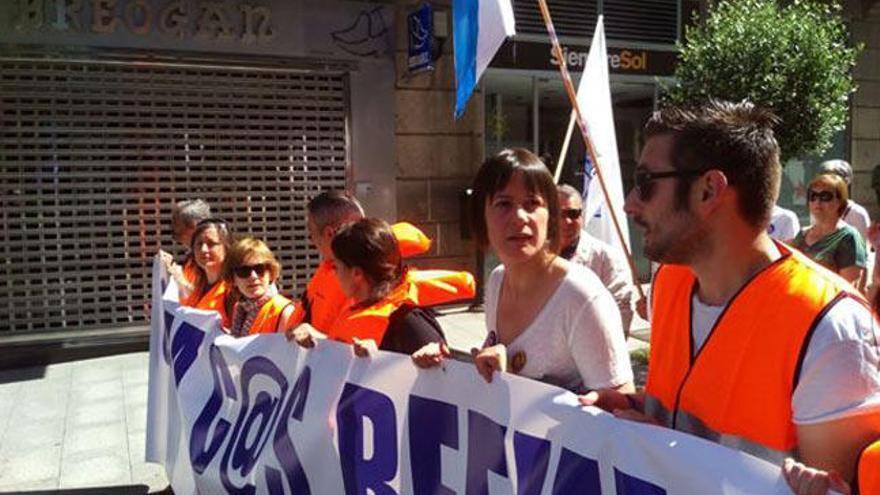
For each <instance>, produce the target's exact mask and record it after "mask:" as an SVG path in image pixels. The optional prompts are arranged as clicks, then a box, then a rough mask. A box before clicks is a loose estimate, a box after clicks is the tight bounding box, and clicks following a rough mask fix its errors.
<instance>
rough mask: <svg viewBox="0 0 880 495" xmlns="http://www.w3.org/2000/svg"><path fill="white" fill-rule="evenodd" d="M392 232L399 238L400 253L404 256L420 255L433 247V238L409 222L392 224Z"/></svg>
mask: <svg viewBox="0 0 880 495" xmlns="http://www.w3.org/2000/svg"><path fill="white" fill-rule="evenodd" d="M391 233H392V234H394V237H395V238H396V239H397V245H398V246H399V247H400V255H401V256H403V257H404V258H409V257H411V256H418V255H420V254H424V253H427V252H428V251H429V250H430V249H431V239H428V236H426V235H425V233H424V232H422V231H421V230H419V228H418V227H416V226H415V225H413V224H411V223H409V222H398V223H395V224H394V225H392V226H391Z"/></svg>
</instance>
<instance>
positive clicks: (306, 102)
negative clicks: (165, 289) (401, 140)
mask: <svg viewBox="0 0 880 495" xmlns="http://www.w3.org/2000/svg"><path fill="white" fill-rule="evenodd" d="M347 115H348V86H347V76H346V75H345V73H343V72H321V71H318V72H316V71H305V70H294V69H289V68H283V67H282V68H278V67H268V66H267V67H245V66H241V65H228V66H227V65H224V64H223V63H217V64H211V65H206V64H200V65H197V64H188V63H140V62H131V61H128V62H125V61H122V60H97V59H90V60H69V59H61V58H38V57H34V58H24V57H18V58H16V57H0V215H2V220H0V225H2V234H0V331H5V332H9V331H15V332H18V331H27V332H36V331H46V330H61V329H71V330H76V329H87V328H108V327H122V326H133V325H143V324H145V322H146V311H145V308H146V307H147V304H148V299H149V296H150V284H151V280H150V276H151V275H150V270H151V263H152V256H153V254H154V253H155V252H156V250H157V248H158V247H159V246H160V245H161V246H163V247H165V248H166V249H168V248H170V247H171V246H172V244H173V242H172V240H171V230H170V210H171V206H172V204H173V203H174V202H175V201H178V200H181V199H189V198H204V199H206V200H207V201H208V202H210V203H211V205H212V207H213V209H214V210H215V215H216V216H220V217H223V218H225V219H226V220H228V221H229V222H230V224H231V225H232V227H233V229H234V231H235V232H236V233H238V234H252V235H255V236H257V237H260V238H262V239H264V240H265V241H266V242H267V243H268V244H269V246H270V247H271V248H272V249H273V251H274V252H275V254H276V256H278V258H279V261H280V262H281V263H282V265H283V266H284V271H283V275H282V278H281V280H280V285H281V286H282V288H283V289H284V290H286V291H294V290H298V289H299V288H301V287H303V286H304V282H305V280H306V279H307V277H308V276H309V275H310V274H311V272H312V270H313V269H314V267H315V266H316V264H317V260H318V256H317V253H316V252H315V251H314V250H313V249H312V248H311V246H310V245H309V241H308V235H307V233H306V219H305V204H306V202H307V200H308V198H310V197H312V196H314V195H315V194H316V193H317V191H319V190H321V189H323V188H344V187H345V186H346V174H347V162H348V159H347V158H348V153H347V149H348V148H347V140H348V138H347Z"/></svg>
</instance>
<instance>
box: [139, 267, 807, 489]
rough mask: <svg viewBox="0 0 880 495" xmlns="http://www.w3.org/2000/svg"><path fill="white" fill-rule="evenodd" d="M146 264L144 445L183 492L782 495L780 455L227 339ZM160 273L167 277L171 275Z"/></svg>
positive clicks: (565, 396)
mask: <svg viewBox="0 0 880 495" xmlns="http://www.w3.org/2000/svg"><path fill="white" fill-rule="evenodd" d="M159 265H160V264H158V263H156V264H154V269H153V284H154V288H153V306H152V311H153V312H152V336H151V341H150V364H151V366H150V384H149V400H148V411H147V442H146V458H147V460H148V461H152V462H157V463H160V464H163V465H164V466H165V470H166V472H167V474H168V479H169V480H170V482H171V484H172V487H173V489H174V492H175V493H177V494H178V495H188V494H197V493H201V494H223V493H228V494H320V495H323V494H345V495H354V494H367V493H370V494H375V495H391V494H416V495H423V494H467V495H471V494H505V495H507V494H509V495H513V494H516V495H532V494H535V495H537V494H545V495H556V494H570V493H577V494H607V495H614V494H616V495H661V494H691V493H693V494H707V493H712V494H756V493H762V494H785V493H790V492H789V490H788V488H787V487H786V485H785V482H784V480H783V479H782V477H781V476H780V472H779V468H778V467H776V466H773V465H771V464H769V463H767V462H765V461H763V460H760V459H757V458H754V457H751V456H749V455H747V454H744V453H741V452H738V451H735V450H731V449H728V448H726V447H722V446H719V445H716V444H713V443H710V442H707V441H704V440H702V439H699V438H696V437H693V436H690V435H686V434H682V433H679V432H675V431H671V430H668V429H665V428H661V427H657V426H651V425H643V424H637V423H633V422H629V421H623V420H618V419H616V418H614V417H613V416H611V415H610V414H607V413H604V412H602V411H600V410H598V409H596V408H582V407H580V406H579V405H578V404H577V400H576V397H575V396H574V395H573V394H571V393H569V392H567V391H564V390H562V389H559V388H556V387H552V386H549V385H545V384H543V383H539V382H535V381H533V380H528V379H525V378H521V377H517V376H515V375H510V374H501V375H498V376H496V378H495V379H494V380H493V381H492V383H491V384H488V383H485V382H484V381H483V380H482V379H481V378H480V377H479V376H478V375H477V373H476V371H475V370H474V368H473V366H472V365H470V364H468V363H460V362H454V361H447V362H446V363H445V364H444V365H443V366H442V367H438V368H435V369H429V370H419V369H418V368H416V367H415V366H414V365H413V364H412V362H411V360H410V358H409V356H405V355H400V354H394V353H388V352H379V353H378V354H377V355H374V356H372V357H369V358H358V357H355V356H354V355H353V353H352V350H351V348H350V347H349V346H347V345H343V344H340V343H336V342H327V341H322V342H319V343H318V345H317V346H316V347H315V348H314V349H311V350H305V349H300V348H299V347H298V346H296V345H295V344H292V343H290V342H287V340H285V338H284V337H283V336H281V335H259V336H254V337H245V338H238V339H236V338H233V337H231V336H228V335H225V334H223V332H222V331H221V329H220V323H219V317H218V316H217V315H215V314H211V313H208V312H204V311H198V310H193V309H189V308H182V307H180V305H179V304H178V303H177V289H176V287H175V286H174V283H173V282H166V281H165V276H164V273H162V270H161V267H160V266H159ZM166 285H167V288H166Z"/></svg>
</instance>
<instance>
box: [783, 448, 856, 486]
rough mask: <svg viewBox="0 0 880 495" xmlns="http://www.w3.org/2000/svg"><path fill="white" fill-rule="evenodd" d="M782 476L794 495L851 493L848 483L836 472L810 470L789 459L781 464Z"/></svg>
mask: <svg viewBox="0 0 880 495" xmlns="http://www.w3.org/2000/svg"><path fill="white" fill-rule="evenodd" d="M782 476H783V477H784V478H785V481H786V482H787V483H788V486H789V487H790V488H791V490H792V491H793V492H794V493H795V494H796V495H826V494H828V493H839V494H841V495H849V494H850V493H852V489H851V488H850V486H849V483H847V482H846V481H844V480H843V478H842V477H841V476H840V474H838V473H837V472H836V471H823V470H821V469H815V468H811V467H808V466H807V465H805V464H803V463H801V462H798V461H796V460H794V459H792V458H791V457H789V458H787V459H785V461H784V462H783V463H782ZM832 491H833V492H832Z"/></svg>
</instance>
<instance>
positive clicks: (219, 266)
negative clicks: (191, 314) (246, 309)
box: [180, 218, 232, 327]
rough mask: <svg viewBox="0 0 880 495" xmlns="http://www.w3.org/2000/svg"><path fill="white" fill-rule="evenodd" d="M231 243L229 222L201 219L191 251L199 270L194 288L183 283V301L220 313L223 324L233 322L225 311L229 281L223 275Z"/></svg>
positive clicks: (181, 295) (183, 302)
mask: <svg viewBox="0 0 880 495" xmlns="http://www.w3.org/2000/svg"><path fill="white" fill-rule="evenodd" d="M231 245H232V234H231V233H230V232H229V227H228V226H227V225H226V222H224V221H223V220H219V219H216V218H208V219H206V220H202V221H201V222H199V223H198V225H196V229H195V231H193V236H192V253H193V256H194V258H195V264H196V270H195V277H194V280H193V284H192V290H189V291H187V290H186V289H185V288H183V287H181V292H180V304H182V305H183V306H189V307H192V308H196V309H206V310H214V311H217V312H218V313H220V318H221V320H222V323H223V326H224V327H228V326H229V324H230V321H229V316H228V313H227V311H226V294H227V292H228V291H229V282H228V281H227V280H224V278H223V263H224V262H225V260H226V253H227V252H228V251H229V249H230V247H231Z"/></svg>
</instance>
